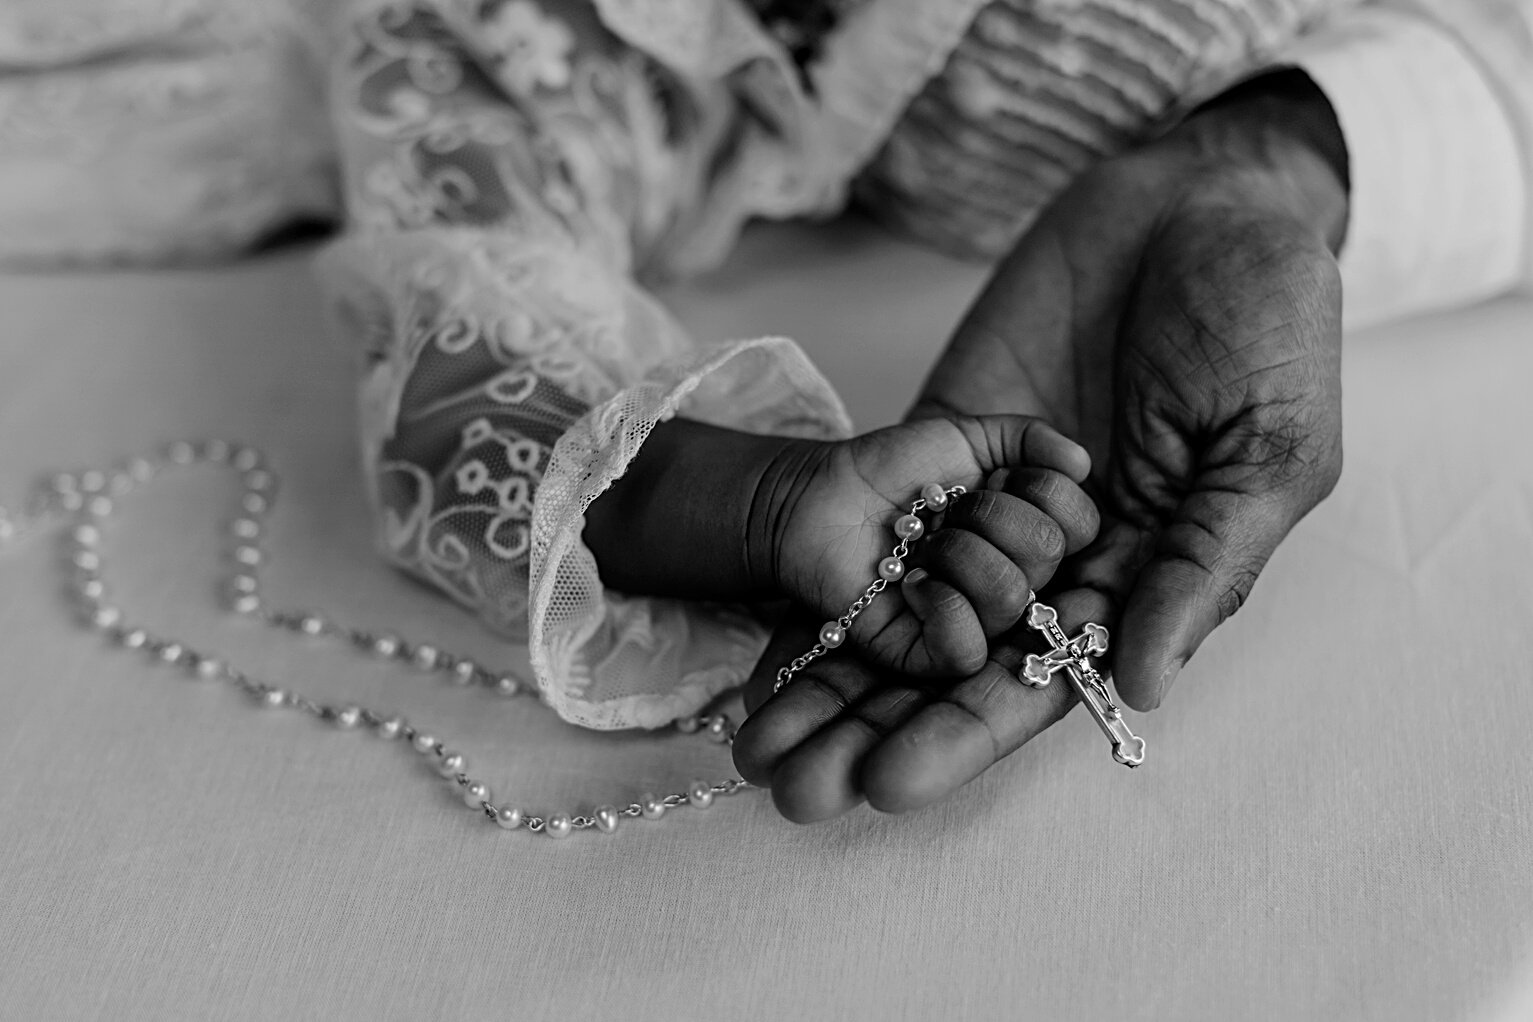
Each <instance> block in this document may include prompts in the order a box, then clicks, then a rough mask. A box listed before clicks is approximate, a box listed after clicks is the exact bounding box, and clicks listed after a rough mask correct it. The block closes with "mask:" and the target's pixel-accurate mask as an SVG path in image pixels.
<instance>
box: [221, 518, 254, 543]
mask: <svg viewBox="0 0 1533 1022" xmlns="http://www.w3.org/2000/svg"><path fill="white" fill-rule="evenodd" d="M229 531H230V532H232V533H234V534H235V535H236V536H238V537H239V538H240V539H255V538H256V537H257V536H259V535H261V523H260V522H258V521H256V520H255V519H254V518H236V519H235V520H234V521H232V522H230V523H229Z"/></svg>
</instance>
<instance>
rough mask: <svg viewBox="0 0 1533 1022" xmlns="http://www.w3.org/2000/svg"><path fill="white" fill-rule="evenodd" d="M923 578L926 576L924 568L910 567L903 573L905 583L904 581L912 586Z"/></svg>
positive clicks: (919, 582)
mask: <svg viewBox="0 0 1533 1022" xmlns="http://www.w3.org/2000/svg"><path fill="white" fill-rule="evenodd" d="M925 578H926V569H925V568H911V569H910V570H909V571H907V572H906V573H905V583H906V585H913V586H914V585H920V584H921V582H922V581H923V580H924V579H925Z"/></svg>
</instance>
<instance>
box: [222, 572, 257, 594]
mask: <svg viewBox="0 0 1533 1022" xmlns="http://www.w3.org/2000/svg"><path fill="white" fill-rule="evenodd" d="M229 588H230V589H232V590H233V591H234V592H236V593H253V592H255V591H256V590H258V589H260V588H261V580H260V579H258V578H256V577H255V576H254V575H235V576H234V577H233V578H231V579H229Z"/></svg>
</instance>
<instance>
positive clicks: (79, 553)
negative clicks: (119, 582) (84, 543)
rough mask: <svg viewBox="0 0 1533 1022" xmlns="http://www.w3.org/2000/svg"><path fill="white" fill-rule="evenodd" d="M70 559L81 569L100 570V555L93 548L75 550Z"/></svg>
mask: <svg viewBox="0 0 1533 1022" xmlns="http://www.w3.org/2000/svg"><path fill="white" fill-rule="evenodd" d="M70 561H71V562H73V564H74V566H75V567H76V568H79V569H80V570H81V571H100V570H101V555H100V554H98V553H96V551H94V550H76V551H75V552H74V556H73V557H71V558H70Z"/></svg>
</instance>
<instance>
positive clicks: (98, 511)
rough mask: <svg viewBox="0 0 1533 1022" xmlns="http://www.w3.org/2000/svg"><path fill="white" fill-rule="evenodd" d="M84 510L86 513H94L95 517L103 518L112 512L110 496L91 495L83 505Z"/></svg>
mask: <svg viewBox="0 0 1533 1022" xmlns="http://www.w3.org/2000/svg"><path fill="white" fill-rule="evenodd" d="M85 510H86V512H87V513H88V514H91V515H94V516H95V517H97V518H105V517H106V516H107V515H109V514H111V513H112V498H111V497H92V498H91V499H90V501H89V502H88V503H87V504H86V505H85Z"/></svg>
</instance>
